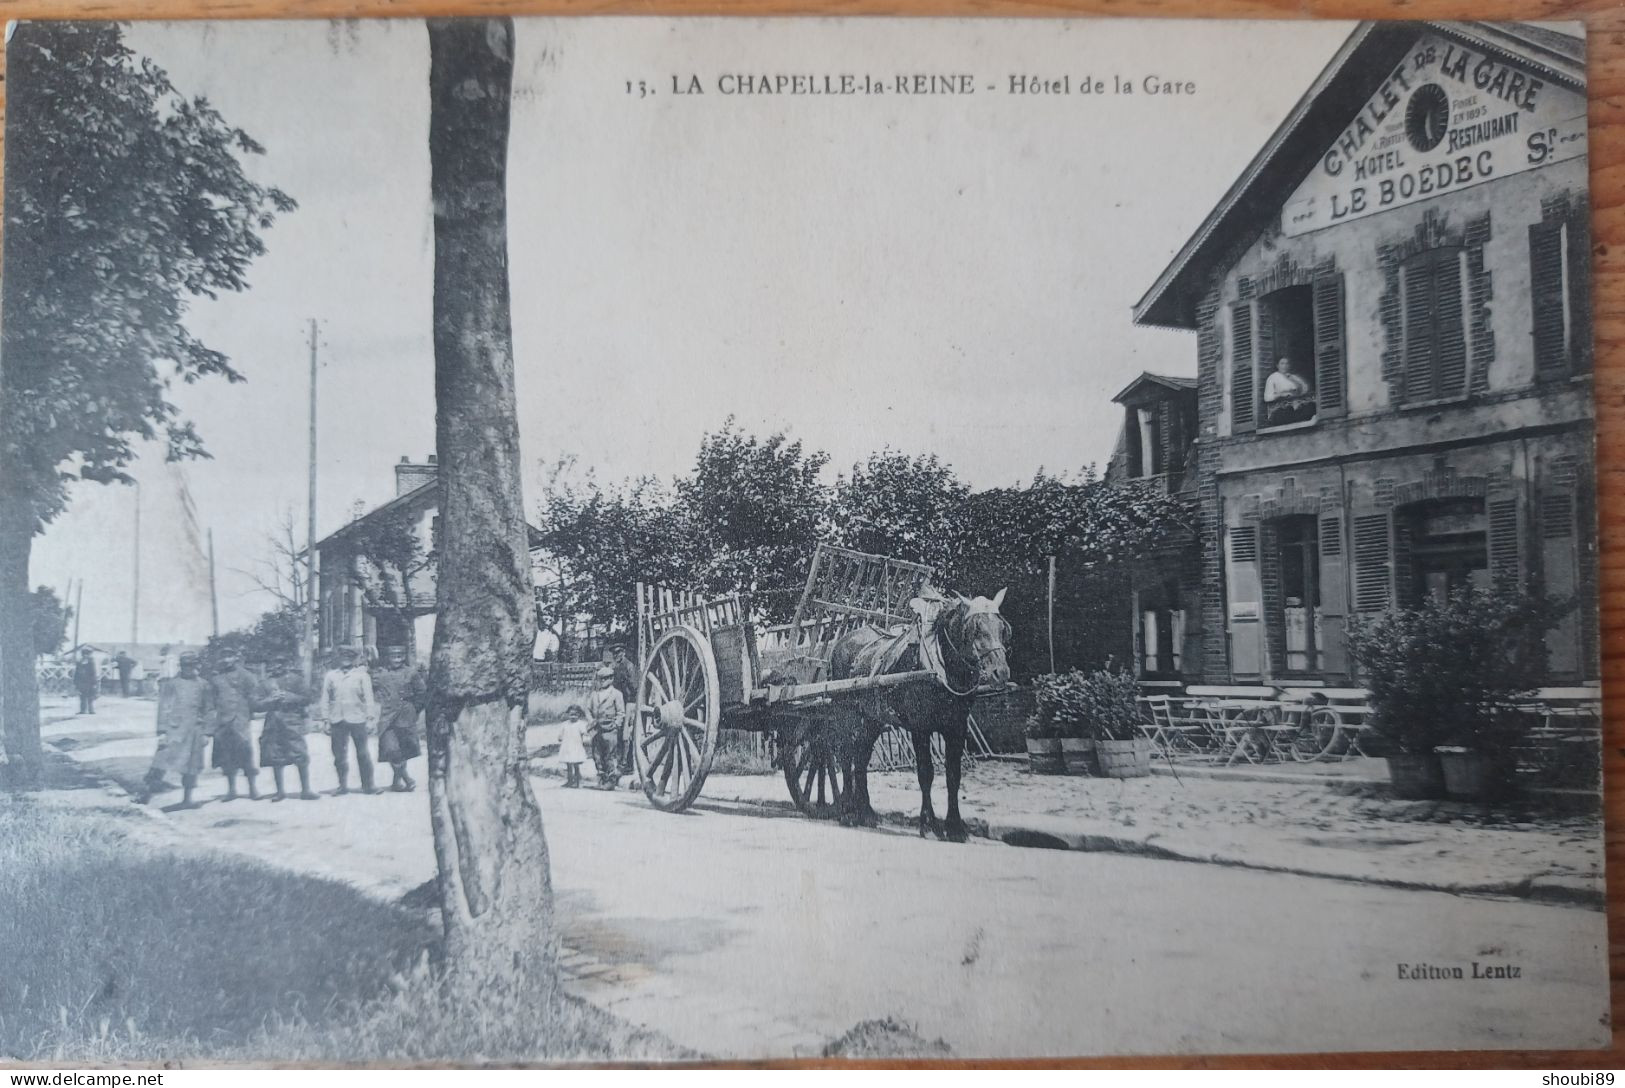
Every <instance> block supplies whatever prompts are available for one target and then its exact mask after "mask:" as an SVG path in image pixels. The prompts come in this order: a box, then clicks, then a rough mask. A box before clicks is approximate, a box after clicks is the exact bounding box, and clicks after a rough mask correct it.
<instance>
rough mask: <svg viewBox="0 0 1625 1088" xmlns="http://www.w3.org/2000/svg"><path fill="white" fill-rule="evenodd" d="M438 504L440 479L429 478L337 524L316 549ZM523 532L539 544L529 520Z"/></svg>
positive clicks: (533, 545)
mask: <svg viewBox="0 0 1625 1088" xmlns="http://www.w3.org/2000/svg"><path fill="white" fill-rule="evenodd" d="M439 505H440V481H439V480H430V481H429V482H427V483H425V484H423V485H422V486H420V487H415V488H413V489H412V490H411V491H408V492H407V493H406V494H404V495H396V496H395V497H394V498H393V499H390V500H389V501H388V502H386V503H384V504H383V505H381V506H375V507H373V508H372V509H371V510H368V511H367V512H366V513H365V514H362V515H361V516H360V517H358V518H352V519H351V520H350V521H348V522H346V523H345V524H343V525H341V526H339V527H338V528H337V529H335V530H333V531H332V532H331V533H328V534H327V535H326V536H324V537H323V538H322V539H320V540H318V541H317V542H316V550H317V551H321V550H322V549H323V548H326V547H328V546H329V545H332V544H341V543H343V542H344V540H345V538H346V537H349V536H351V535H353V534H354V533H355V531H356V530H357V529H358V528H360V527H361V526H363V525H367V524H369V523H371V522H375V521H377V520H378V519H380V518H383V517H387V516H389V515H391V514H396V513H400V512H402V511H407V510H425V509H427V508H429V507H431V506H439ZM525 533H526V537H527V539H528V543H529V545H530V547H531V548H537V547H540V546H541V536H542V531H541V530H540V529H538V528H536V526H534V525H532V524H530V523H529V522H526V523H525Z"/></svg>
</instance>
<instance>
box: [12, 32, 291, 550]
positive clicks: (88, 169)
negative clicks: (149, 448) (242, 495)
mask: <svg viewBox="0 0 1625 1088" xmlns="http://www.w3.org/2000/svg"><path fill="white" fill-rule="evenodd" d="M7 58H8V62H9V64H10V65H11V69H12V76H13V78H12V80H11V81H10V85H11V101H10V103H9V107H10V110H11V115H12V116H11V120H12V122H13V125H14V126H15V129H16V131H17V133H18V134H19V136H18V138H17V139H15V140H12V141H8V142H7V147H6V209H5V214H6V223H5V230H6V246H5V256H6V261H5V276H6V300H7V303H8V306H7V311H6V315H5V323H4V328H3V335H4V341H3V343H4V347H3V359H4V369H3V372H0V380H3V392H4V396H3V399H0V421H3V425H0V443H3V450H0V452H3V454H4V457H5V467H6V469H7V472H8V474H9V479H8V481H7V486H8V487H9V488H17V489H19V490H20V491H21V492H23V493H24V494H25V495H26V496H27V498H28V499H29V501H30V504H31V506H32V513H33V515H34V518H35V520H36V524H37V525H43V523H44V522H46V521H49V520H50V519H51V518H52V517H54V516H55V515H56V514H57V513H59V512H60V511H61V509H62V508H63V506H64V504H65V501H66V485H67V483H68V481H69V480H71V479H73V478H75V477H79V478H83V479H87V480H95V481H100V482H104V483H105V482H112V481H121V482H127V481H128V479H129V477H128V475H127V473H126V472H125V469H126V468H127V466H128V465H129V464H130V462H131V460H132V459H133V458H134V456H135V446H134V443H135V442H136V441H137V440H146V439H153V438H160V437H161V438H163V439H165V441H166V442H167V450H168V455H169V457H170V458H172V459H176V458H184V457H198V456H206V454H205V453H204V449H203V444H202V439H201V436H200V435H199V434H198V432H197V430H196V428H195V427H194V426H193V425H192V423H191V422H190V421H188V420H185V419H182V418H181V417H180V415H179V413H178V410H177V409H176V407H175V405H174V403H173V402H172V400H171V396H170V393H171V389H172V387H173V385H174V383H176V382H181V383H191V382H195V381H197V380H199V379H201V378H205V377H209V376H211V375H213V376H219V377H222V378H224V379H226V380H228V381H239V380H241V378H242V375H241V374H239V373H238V371H237V370H236V369H235V368H234V367H233V366H232V364H231V361H230V360H229V359H227V358H226V356H225V355H223V354H221V353H220V352H219V351H216V350H214V349H212V348H210V347H209V346H208V345H206V344H204V343H203V342H202V341H200V340H198V339H197V337H195V336H193V335H192V333H191V332H190V331H189V330H188V329H187V328H186V324H185V316H186V310H187V306H188V303H189V301H190V300H191V299H194V298H199V297H203V298H215V297H217V295H218V294H219V293H221V292H224V291H242V290H244V289H245V288H246V287H247V286H248V280H247V272H248V267H249V265H250V264H251V263H252V261H253V260H254V259H255V258H256V257H259V256H260V255H261V254H263V253H264V252H265V244H264V242H263V241H262V239H261V232H263V231H264V230H266V229H267V228H268V227H270V226H271V224H272V223H273V221H274V220H275V218H276V216H277V215H278V214H280V213H285V212H289V211H292V210H293V209H294V207H295V204H294V201H293V200H292V198H290V197H289V196H288V195H287V194H285V193H283V192H282V191H281V190H279V189H276V188H274V187H268V186H264V185H261V184H259V183H257V182H255V181H253V180H251V179H250V178H249V177H248V175H247V174H246V173H245V172H244V170H243V165H242V160H243V158H245V157H246V156H251V155H259V154H262V153H263V150H264V149H263V148H261V147H260V145H259V144H258V143H256V142H255V141H254V140H253V138H252V137H250V136H249V135H248V134H247V133H246V132H244V131H243V130H242V129H240V128H237V127H235V126H233V125H231V124H229V123H227V122H226V120H225V119H224V118H223V117H221V115H220V114H219V112H218V111H216V110H215V109H214V107H213V106H211V105H210V104H209V102H208V101H207V100H206V99H203V98H187V97H185V96H183V95H182V94H181V93H180V92H179V91H178V90H177V89H176V88H175V87H174V85H173V84H172V83H171V82H170V80H169V76H168V75H167V74H165V72H164V70H163V69H162V68H160V67H158V66H157V65H156V64H154V63H153V62H152V61H151V60H149V59H147V58H144V57H137V56H136V55H135V54H134V53H133V52H132V51H131V50H130V49H129V48H128V47H127V46H126V45H125V44H124V41H123V36H122V31H121V30H120V28H119V27H118V25H116V24H113V23H41V22H24V23H19V24H18V25H17V27H16V30H15V33H14V35H13V36H12V39H11V43H10V47H9V49H8V50H7Z"/></svg>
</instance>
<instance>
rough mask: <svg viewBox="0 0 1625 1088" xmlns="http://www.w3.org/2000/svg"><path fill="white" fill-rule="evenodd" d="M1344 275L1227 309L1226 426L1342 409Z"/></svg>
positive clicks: (1294, 421)
mask: <svg viewBox="0 0 1625 1088" xmlns="http://www.w3.org/2000/svg"><path fill="white" fill-rule="evenodd" d="M1344 385H1345V374H1344V347H1343V277H1342V276H1341V275H1339V274H1336V273H1325V274H1322V275H1319V276H1316V277H1315V278H1314V280H1313V281H1312V282H1310V283H1303V284H1294V285H1291V286H1288V287H1282V288H1279V289H1277V290H1275V291H1271V292H1269V293H1267V294H1265V295H1263V296H1261V297H1259V298H1257V299H1254V300H1251V301H1245V302H1237V303H1235V304H1233V305H1232V306H1231V308H1230V429H1231V431H1232V432H1233V433H1242V432H1246V431H1253V430H1268V429H1272V428H1280V427H1296V426H1303V425H1306V424H1310V423H1314V422H1317V421H1319V420H1321V419H1325V418H1327V417H1328V416H1334V415H1340V414H1341V413H1342V412H1343V409H1344Z"/></svg>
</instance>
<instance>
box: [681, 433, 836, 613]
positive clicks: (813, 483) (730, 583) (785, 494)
mask: <svg viewBox="0 0 1625 1088" xmlns="http://www.w3.org/2000/svg"><path fill="white" fill-rule="evenodd" d="M828 463H829V455H828V454H825V453H822V452H819V451H811V452H808V451H806V450H803V449H802V446H801V443H800V442H799V441H797V442H792V441H790V440H789V438H788V436H786V435H785V434H783V433H782V432H780V433H777V434H773V435H770V436H769V437H767V438H766V439H758V438H757V437H755V436H754V435H747V434H745V433H744V432H743V431H742V430H740V429H739V427H738V426H737V425H736V424H735V423H734V420H733V418H732V417H729V419H728V420H727V422H726V423H724V424H723V426H722V429H721V430H719V431H716V432H714V433H708V434H706V435H705V437H704V438H703V439H702V440H701V442H700V452H699V455H698V457H696V458H695V462H694V470H693V472H692V473H690V474H689V475H688V476H686V477H684V478H682V479H680V480H678V481H677V499H678V504H679V506H680V507H681V508H682V514H683V517H684V518H685V519H686V522H687V526H688V530H689V533H690V547H691V548H692V550H693V553H692V554H693V555H694V559H693V561H692V572H693V576H694V584H696V585H697V586H698V587H699V588H702V589H705V590H708V591H711V592H719V593H720V592H728V591H731V590H734V589H745V590H750V591H752V592H753V593H755V594H756V598H757V600H758V602H759V603H760V604H761V606H762V607H763V609H764V610H765V611H766V613H767V615H768V616H769V617H771V618H773V619H787V618H788V617H789V616H790V614H791V613H792V612H794V611H795V603H796V592H797V590H798V588H799V586H800V585H801V583H803V582H804V581H805V580H806V577H807V567H808V564H809V563H811V561H812V553H813V548H814V546H815V545H816V544H817V542H818V538H819V535H820V533H821V532H822V531H823V530H824V528H825V524H826V516H827V511H828V503H829V492H828V489H827V488H825V487H824V485H823V483H822V482H821V481H820V480H819V474H820V473H821V472H822V471H823V468H824V466H825V465H826V464H828Z"/></svg>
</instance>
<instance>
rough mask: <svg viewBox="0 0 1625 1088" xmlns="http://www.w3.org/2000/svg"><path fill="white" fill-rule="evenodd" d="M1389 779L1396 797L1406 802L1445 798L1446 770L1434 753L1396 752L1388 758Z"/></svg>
mask: <svg viewBox="0 0 1625 1088" xmlns="http://www.w3.org/2000/svg"><path fill="white" fill-rule="evenodd" d="M1388 779H1389V781H1390V782H1392V783H1393V787H1394V796H1395V797H1399V798H1402V799H1404V800H1406V801H1434V800H1437V799H1439V798H1440V797H1443V796H1444V770H1443V768H1441V767H1440V765H1439V757H1438V756H1437V755H1435V754H1434V753H1432V752H1394V753H1393V754H1391V755H1390V756H1389V757H1388Z"/></svg>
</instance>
